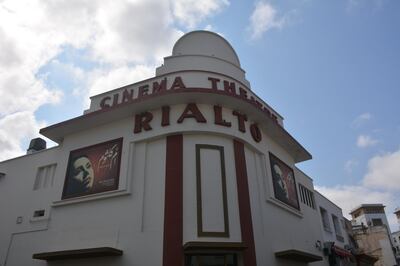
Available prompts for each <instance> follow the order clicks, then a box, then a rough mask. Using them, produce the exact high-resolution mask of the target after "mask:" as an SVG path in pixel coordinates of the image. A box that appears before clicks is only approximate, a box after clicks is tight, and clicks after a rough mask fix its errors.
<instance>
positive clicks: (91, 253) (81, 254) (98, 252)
mask: <svg viewBox="0 0 400 266" xmlns="http://www.w3.org/2000/svg"><path fill="white" fill-rule="evenodd" d="M122 253H123V252H122V250H120V249H116V248H110V247H100V248H85V249H74V250H62V251H53V252H43V253H35V254H33V255H32V258H33V259H37V260H46V261H49V260H68V259H82V258H95V257H108V256H122Z"/></svg>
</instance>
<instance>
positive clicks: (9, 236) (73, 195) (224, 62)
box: [0, 31, 347, 266]
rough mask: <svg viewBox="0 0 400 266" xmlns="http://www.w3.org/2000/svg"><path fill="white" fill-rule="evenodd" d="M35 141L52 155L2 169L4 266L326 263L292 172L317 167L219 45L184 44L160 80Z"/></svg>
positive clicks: (107, 96) (316, 212)
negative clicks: (308, 165)
mask: <svg viewBox="0 0 400 266" xmlns="http://www.w3.org/2000/svg"><path fill="white" fill-rule="evenodd" d="M40 132H41V134H42V135H44V136H46V137H47V138H49V139H51V140H53V141H55V142H56V143H58V146H56V147H53V148H49V149H45V145H44V143H43V142H42V141H41V140H35V141H33V143H32V145H31V147H30V148H29V152H28V154H27V155H25V156H21V157H18V158H14V159H10V160H7V161H4V162H1V163H0V173H1V174H0V211H1V213H2V215H1V216H0V224H1V225H2V226H1V227H0V265H4V266H20V265H38V266H40V265H96V266H102V265H139V266H140V265H142V266H158V265H163V266H178V265H186V266H197V265H208V266H213V265H226V266H228V265H229V266H236V265H241V266H255V265H277V266H286V265H287V266H289V265H290V266H291V265H294V266H296V265H298V266H303V265H315V266H323V265H325V266H326V265H328V264H329V263H328V260H327V257H325V256H324V255H323V245H322V242H323V239H324V237H326V236H327V234H325V236H324V237H323V236H322V232H321V226H320V221H321V219H320V207H319V205H318V204H317V203H316V200H315V193H314V188H313V182H312V180H311V179H310V178H309V177H308V176H307V175H305V174H304V173H303V172H301V171H300V170H299V169H298V168H297V167H296V166H295V165H296V163H299V162H302V161H305V160H309V159H311V155H310V153H309V152H308V151H307V150H305V149H304V148H303V147H302V146H301V145H300V144H299V143H298V142H297V141H296V140H295V139H294V138H293V137H292V136H291V135H290V134H289V133H288V132H287V131H286V130H285V128H284V125H283V118H282V117H281V116H280V115H279V114H278V113H277V112H276V111H275V110H273V109H272V108H271V107H270V106H269V105H268V104H267V103H265V102H264V101H263V100H262V99H260V98H259V97H258V96H257V95H256V94H255V93H254V92H253V91H252V90H251V88H250V83H249V81H247V80H246V77H245V71H244V70H243V69H242V68H241V65H240V61H239V58H238V56H237V54H236V52H235V51H234V49H233V48H232V47H231V45H230V44H229V43H228V42H227V41H226V40H225V39H224V38H222V37H221V36H219V35H217V34H214V33H211V32H207V31H195V32H191V33H188V34H185V35H184V36H183V37H182V38H180V39H179V40H178V41H177V42H176V44H175V46H174V48H173V50H172V55H171V56H168V57H166V58H165V59H164V64H163V65H162V66H160V67H159V68H157V69H156V75H155V77H153V78H151V79H147V80H143V81H140V82H138V83H134V84H131V85H128V86H125V87H122V88H118V89H115V90H112V91H108V92H105V93H102V94H99V95H95V96H93V97H91V103H90V108H89V109H88V110H86V111H85V112H84V114H83V115H82V116H79V117H76V118H73V119H71V120H67V121H64V122H61V123H58V124H55V125H51V126H49V127H46V128H43V129H41V131H40ZM318 197H319V196H318ZM321 198H323V197H321ZM323 200H324V202H328V201H327V200H325V199H323ZM328 205H329V206H331V207H332V206H333V207H332V208H331V207H327V205H324V204H322V205H321V206H322V207H323V208H324V206H325V208H326V210H327V211H328V212H329V213H328V214H327V215H328V216H327V217H328V219H329V221H330V222H329V226H330V230H331V236H330V237H331V240H332V241H334V242H335V245H334V246H333V247H334V249H333V250H335V252H338V253H340V252H343V256H344V257H346V256H347V253H346V252H345V251H344V250H345V245H346V243H347V239H346V236H345V234H344V229H343V224H342V221H341V219H342V216H341V210H340V208H337V206H336V207H335V205H334V204H331V203H329V204H328ZM327 241H330V240H328V238H327ZM335 247H336V248H335ZM339 255H340V254H339Z"/></svg>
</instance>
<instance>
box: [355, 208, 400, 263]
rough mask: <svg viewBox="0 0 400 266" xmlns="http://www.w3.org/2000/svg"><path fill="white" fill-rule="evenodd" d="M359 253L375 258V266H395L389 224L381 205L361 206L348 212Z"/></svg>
mask: <svg viewBox="0 0 400 266" xmlns="http://www.w3.org/2000/svg"><path fill="white" fill-rule="evenodd" d="M350 214H351V216H352V218H353V219H352V228H353V238H354V239H355V241H356V242H357V245H358V248H359V251H360V252H364V253H365V254H367V255H370V256H373V257H377V258H378V261H377V262H376V263H375V264H374V265H375V266H392V265H396V259H395V255H394V250H393V244H392V241H391V240H392V237H391V232H390V227H389V223H388V221H387V218H386V214H385V206H383V205H382V204H362V205H360V206H358V207H356V208H354V209H353V210H352V211H351V212H350Z"/></svg>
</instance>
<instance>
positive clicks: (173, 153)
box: [163, 135, 183, 266]
mask: <svg viewBox="0 0 400 266" xmlns="http://www.w3.org/2000/svg"><path fill="white" fill-rule="evenodd" d="M182 241H183V137H182V135H173V136H168V137H167V151H166V165H165V205H164V248H163V266H178V265H182V264H183V248H182V245H183V243H182Z"/></svg>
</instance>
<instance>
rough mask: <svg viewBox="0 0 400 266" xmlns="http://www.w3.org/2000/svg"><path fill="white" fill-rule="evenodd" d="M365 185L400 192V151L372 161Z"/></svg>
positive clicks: (370, 161) (369, 163)
mask: <svg viewBox="0 0 400 266" xmlns="http://www.w3.org/2000/svg"><path fill="white" fill-rule="evenodd" d="M363 184H364V185H365V186H368V187H377V188H382V189H387V190H397V191H398V192H400V149H399V150H398V151H395V152H393V153H386V154H383V155H377V156H375V157H373V158H372V159H370V160H369V161H368V172H367V174H366V175H365V177H364V180H363Z"/></svg>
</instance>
